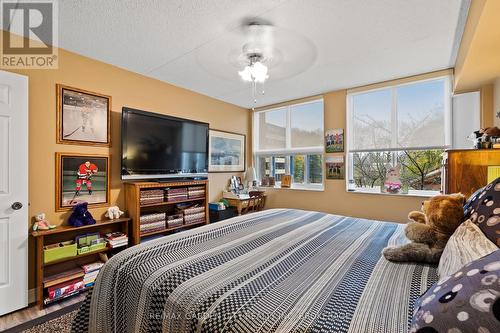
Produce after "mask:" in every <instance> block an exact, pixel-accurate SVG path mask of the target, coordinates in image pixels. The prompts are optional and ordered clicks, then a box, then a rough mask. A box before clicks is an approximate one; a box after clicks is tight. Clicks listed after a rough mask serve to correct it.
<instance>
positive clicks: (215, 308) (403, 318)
mask: <svg viewBox="0 0 500 333" xmlns="http://www.w3.org/2000/svg"><path fill="white" fill-rule="evenodd" d="M403 242H405V238H404V233H403V225H398V224H394V223H386V222H377V221H370V220H364V219H358V218H352V217H343V216H336V215H329V214H324V213H318V212H308V211H301V210H290V209H274V210H266V211H263V212H259V213H254V214H250V215H244V216H240V217H237V218H233V219H230V220H226V221H223V222H219V223H215V224H211V225H207V226H204V227H201V228H197V229H192V230H189V231H185V232H182V233H178V234H174V235H171V236H168V237H164V238H161V239H158V240H155V241H151V242H148V243H145V244H141V245H139V246H135V247H132V248H130V249H128V250H126V251H123V252H121V253H119V254H118V255H116V256H114V257H113V258H111V260H110V261H109V262H108V263H107V264H106V265H105V266H104V267H103V269H102V270H101V272H100V273H99V276H98V278H97V282H96V285H95V288H94V290H93V291H92V294H91V295H89V297H88V298H87V301H86V302H85V303H84V305H83V306H82V308H81V309H80V311H79V314H78V315H77V318H76V319H75V321H74V323H73V331H74V332H103V333H104V332H106V333H107V332H120V333H121V332H161V331H163V332H252V333H255V332H356V333H359V332H370V333H374V332H383V333H387V332H406V331H407V329H408V325H409V321H410V318H411V314H412V311H413V304H414V302H415V300H416V298H417V297H418V296H419V295H420V294H421V293H423V292H424V291H426V290H427V288H428V287H429V286H430V285H431V284H432V283H433V282H435V281H436V279H437V276H436V270H435V268H434V267H432V266H428V265H421V264H419V265H417V264H410V263H400V264H396V263H391V262H388V261H386V260H385V259H384V258H383V257H381V250H382V249H383V248H384V247H385V246H387V245H388V244H389V245H396V244H401V243H403Z"/></svg>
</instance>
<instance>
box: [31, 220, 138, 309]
mask: <svg viewBox="0 0 500 333" xmlns="http://www.w3.org/2000/svg"><path fill="white" fill-rule="evenodd" d="M129 222H130V219H129V218H120V219H115V220H106V221H97V222H96V223H95V224H92V225H87V226H84V227H80V228H78V227H71V226H58V227H57V228H55V229H52V230H47V231H33V232H32V233H31V235H32V237H33V238H34V239H35V243H36V275H37V278H36V294H37V304H38V305H39V307H40V308H43V307H44V306H46V305H49V304H52V303H55V302H58V301H60V300H63V299H66V298H68V297H71V296H74V295H77V294H81V293H82V292H85V291H87V290H89V289H90V288H92V286H93V284H94V281H95V278H96V277H97V274H98V273H99V269H100V268H101V267H102V265H103V264H104V262H106V261H107V260H108V259H109V258H110V257H111V256H113V255H115V254H116V253H118V252H120V251H122V250H123V249H125V248H127V247H128V244H129V239H128V230H129Z"/></svg>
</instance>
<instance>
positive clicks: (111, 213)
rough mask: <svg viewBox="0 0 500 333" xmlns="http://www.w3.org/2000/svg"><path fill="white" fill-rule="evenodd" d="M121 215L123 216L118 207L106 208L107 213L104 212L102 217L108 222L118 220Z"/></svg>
mask: <svg viewBox="0 0 500 333" xmlns="http://www.w3.org/2000/svg"><path fill="white" fill-rule="evenodd" d="M122 215H123V212H122V211H121V210H120V208H119V207H118V206H111V207H109V208H108V211H107V212H106V214H105V215H104V216H106V217H107V218H109V219H110V220H114V219H119V218H120V216H122Z"/></svg>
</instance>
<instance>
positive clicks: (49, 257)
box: [43, 241, 77, 263]
mask: <svg viewBox="0 0 500 333" xmlns="http://www.w3.org/2000/svg"><path fill="white" fill-rule="evenodd" d="M76 255H77V246H76V243H75V242H74V241H67V242H61V243H57V244H51V245H46V246H44V248H43V262H44V263H49V262H51V261H55V260H59V259H63V258H68V257H75V256H76Z"/></svg>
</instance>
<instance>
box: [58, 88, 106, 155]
mask: <svg viewBox="0 0 500 333" xmlns="http://www.w3.org/2000/svg"><path fill="white" fill-rule="evenodd" d="M56 88H57V143H63V144H78V145H91V146H107V147H109V146H110V144H111V140H110V138H111V136H110V116H111V96H106V95H102V94H98V93H94V92H90V91H86V90H82V89H77V88H72V87H68V86H64V85H62V84H58V85H57V87H56Z"/></svg>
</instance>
